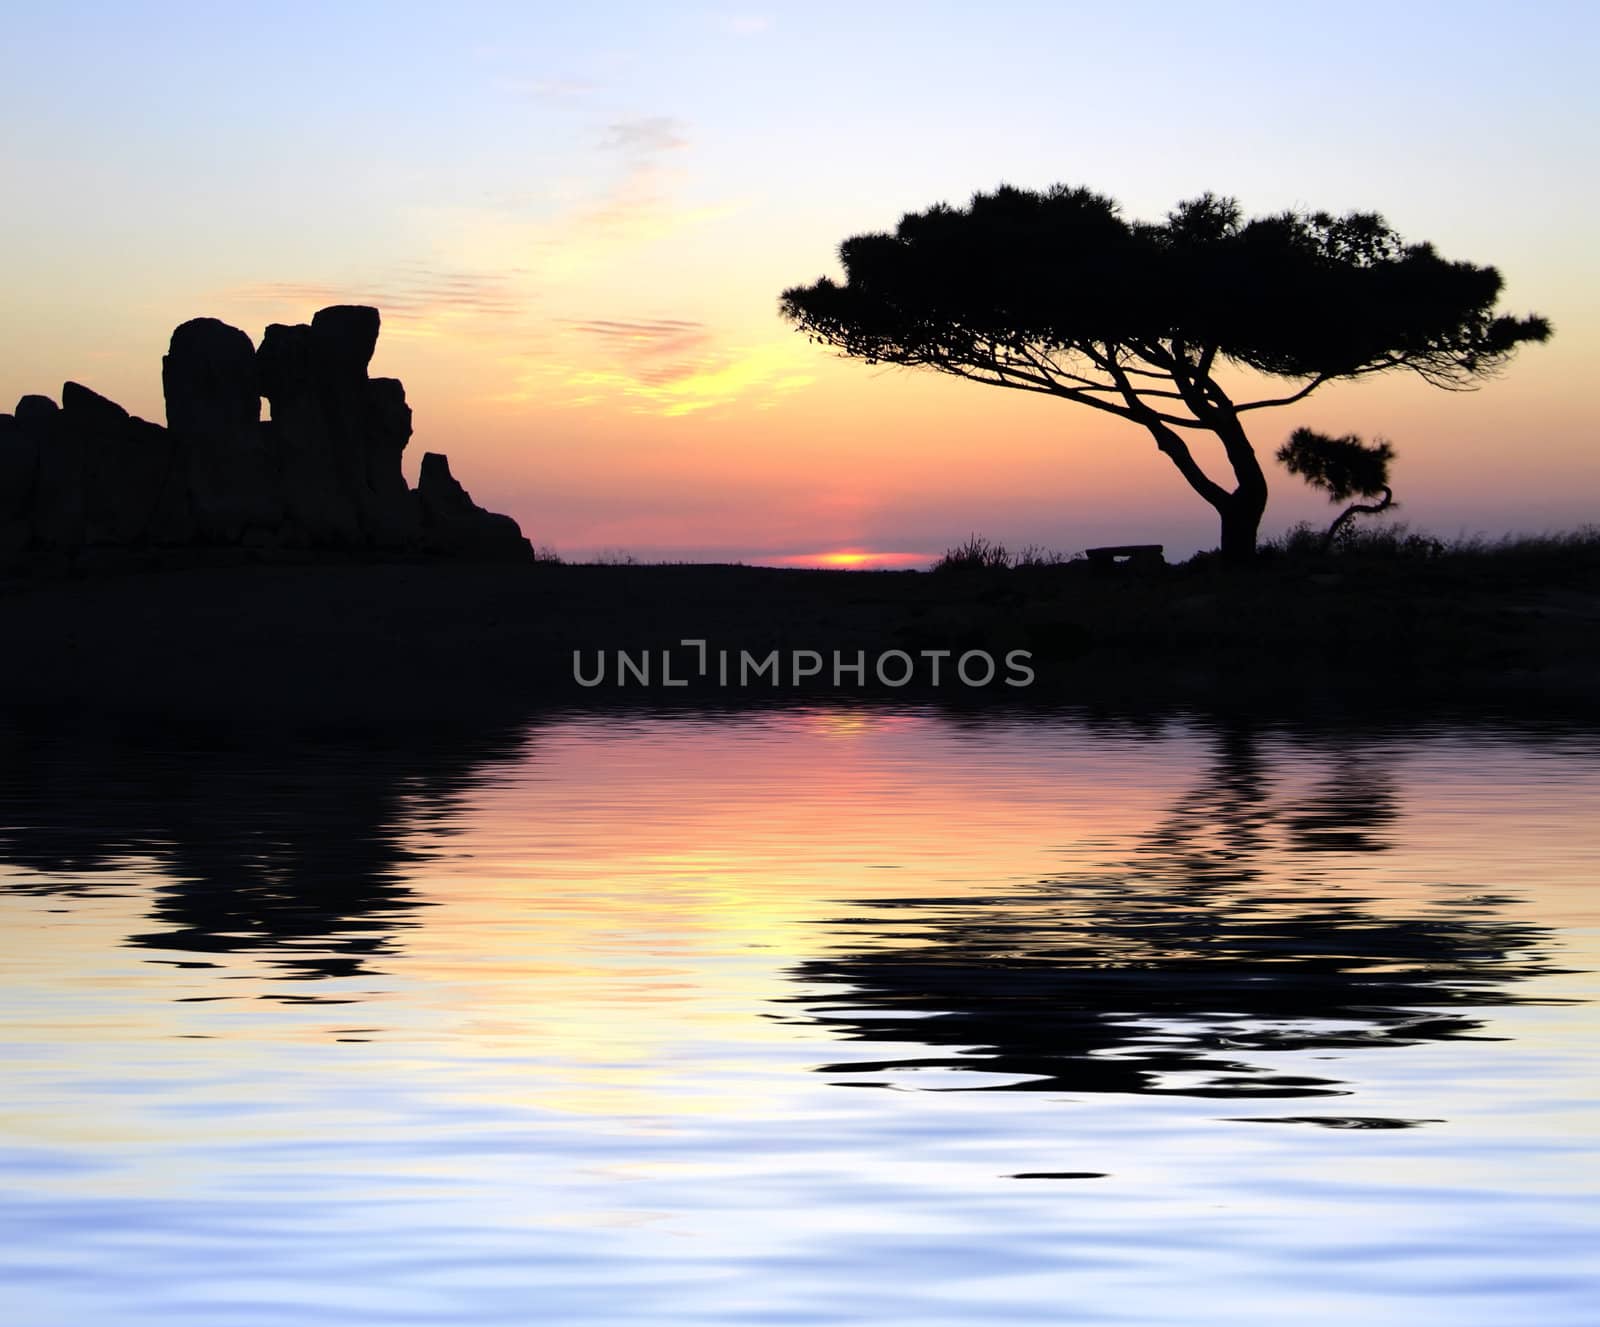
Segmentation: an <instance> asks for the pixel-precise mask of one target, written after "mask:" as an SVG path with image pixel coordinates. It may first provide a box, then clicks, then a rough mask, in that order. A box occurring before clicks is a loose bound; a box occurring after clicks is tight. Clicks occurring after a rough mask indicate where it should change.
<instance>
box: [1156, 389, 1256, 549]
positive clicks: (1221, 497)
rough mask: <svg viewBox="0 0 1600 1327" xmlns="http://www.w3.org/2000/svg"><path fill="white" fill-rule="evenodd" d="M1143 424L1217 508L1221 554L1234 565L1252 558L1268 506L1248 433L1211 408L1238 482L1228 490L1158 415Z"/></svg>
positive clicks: (1214, 426) (1214, 427)
mask: <svg viewBox="0 0 1600 1327" xmlns="http://www.w3.org/2000/svg"><path fill="white" fill-rule="evenodd" d="M1144 422H1145V427H1146V428H1148V429H1149V430H1150V432H1151V433H1152V434H1153V435H1154V436H1155V440H1156V446H1157V448H1159V449H1160V450H1161V451H1162V452H1163V453H1164V454H1165V455H1166V456H1167V458H1168V459H1169V460H1170V461H1171V462H1172V463H1173V464H1174V465H1175V466H1177V467H1178V473H1179V474H1181V475H1182V476H1183V477H1184V479H1185V480H1187V481H1188V484H1189V487H1190V488H1192V489H1193V490H1194V491H1195V492H1196V493H1198V494H1199V495H1200V496H1201V497H1202V498H1204V499H1205V500H1206V501H1207V502H1209V503H1210V504H1211V505H1212V507H1214V508H1215V509H1216V512H1217V515H1219V516H1220V517H1221V518H1222V559H1223V561H1224V562H1227V563H1230V564H1233V565H1235V566H1237V565H1241V564H1243V563H1247V562H1251V561H1253V560H1254V559H1255V555H1256V532H1257V531H1258V530H1259V529H1260V528H1261V516H1262V513H1263V512H1265V511H1266V509H1267V477H1266V475H1265V474H1263V473H1262V470H1261V461H1260V460H1259V458H1258V457H1257V456H1256V453H1255V449H1254V448H1253V447H1252V446H1251V445H1250V439H1249V438H1248V437H1246V436H1245V432H1244V429H1243V428H1241V427H1240V425H1239V420H1238V417H1237V416H1236V415H1234V414H1232V413H1231V412H1229V413H1223V412H1222V411H1215V412H1214V413H1213V420H1212V422H1211V429H1212V432H1214V433H1215V434H1216V435H1217V436H1218V438H1220V439H1221V441H1222V445H1223V448H1224V449H1225V450H1226V452H1227V456H1228V464H1229V465H1230V466H1231V467H1232V469H1233V477H1234V479H1235V480H1236V481H1237V482H1238V487H1237V488H1235V489H1234V490H1233V491H1232V492H1229V491H1228V490H1227V489H1225V488H1223V487H1222V485H1221V484H1218V483H1217V482H1216V481H1215V480H1214V479H1212V478H1210V476H1208V475H1207V474H1206V473H1205V471H1204V470H1202V469H1201V468H1200V466H1199V464H1198V463H1197V462H1196V461H1195V459H1194V456H1193V454H1192V453H1191V452H1190V451H1189V447H1188V444H1187V443H1185V442H1184V440H1183V439H1182V438H1181V437H1179V436H1178V434H1177V433H1176V432H1174V431H1173V430H1172V429H1170V428H1168V427H1167V426H1166V425H1165V424H1163V423H1161V422H1160V421H1159V420H1154V419H1149V418H1147V419H1146V420H1145V421H1144Z"/></svg>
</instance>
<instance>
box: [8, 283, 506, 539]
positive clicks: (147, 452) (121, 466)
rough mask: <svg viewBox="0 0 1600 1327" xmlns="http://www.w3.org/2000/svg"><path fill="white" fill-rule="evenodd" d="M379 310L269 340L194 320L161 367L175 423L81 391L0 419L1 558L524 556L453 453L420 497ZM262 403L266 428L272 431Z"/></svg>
mask: <svg viewBox="0 0 1600 1327" xmlns="http://www.w3.org/2000/svg"><path fill="white" fill-rule="evenodd" d="M379 321H380V320H379V315H378V310H377V309H373V308H367V307H365V306H362V305H336V306H334V307H332V308H327V309H322V310H321V311H319V312H318V313H317V314H316V316H315V317H313V318H312V320H311V322H310V323H309V324H300V325H297V326H293V327H289V326H284V325H283V324H278V323H275V324H273V325H272V326H270V327H268V328H267V330H266V333H265V335H264V336H263V337H262V339H261V344H260V346H259V347H257V346H256V345H254V344H253V343H252V342H251V340H250V338H249V336H248V335H246V334H245V333H244V332H242V331H240V330H239V329H238V328H237V327H230V326H229V325H228V324H227V323H224V322H220V321H218V320H217V319H215V318H194V319H191V320H190V321H188V322H186V323H183V324H182V325H181V326H179V327H178V328H177V329H176V330H175V331H174V332H173V333H172V341H171V344H170V346H169V347H168V350H167V353H166V355H165V356H164V357H163V358H162V361H161V386H162V391H163V394H164V396H165V398H166V407H167V423H166V427H164V428H163V427H162V426H161V425H159V424H152V423H150V422H149V421H147V420H143V419H139V418H137V417H135V416H132V415H130V414H129V413H128V412H127V411H126V410H124V409H123V408H122V407H121V406H119V405H117V404H116V402H114V401H109V400H107V399H106V398H105V397H103V396H100V395H98V394H97V393H95V392H92V391H90V390H89V389H88V388H87V387H84V386H81V385H80V384H78V383H75V382H69V383H67V384H66V385H65V386H63V388H62V389H61V403H60V405H57V404H56V402H54V401H52V400H51V399H50V398H48V397H45V396H31V395H30V396H24V397H23V398H22V399H21V401H19V402H18V403H17V408H16V411H15V413H14V414H10V415H0V554H17V553H26V552H29V551H34V550H41V551H44V550H55V551H65V552H73V551H76V550H82V549H106V548H112V549H115V548H184V547H212V548H227V547H243V548H256V549H302V550H312V551H315V550H328V551H350V552H361V551H369V552H377V553H417V554H424V553H426V554H435V555H441V556H447V557H460V558H467V559H473V560H494V561H501V560H522V559H527V558H530V557H531V556H532V549H531V547H530V546H529V544H528V541H527V540H526V539H524V538H523V537H522V531H521V530H520V529H519V528H518V526H517V523H516V522H515V521H514V520H512V519H511V517H509V516H500V515H496V514H495V513H493V512H489V511H485V510H484V509H483V508H482V507H479V506H478V505H477V504H475V503H474V502H473V501H472V499H471V498H470V497H469V496H468V495H467V492H466V490H465V489H463V488H462V487H461V485H460V484H459V483H457V482H456V480H455V479H454V478H453V477H452V476H451V474H450V466H449V462H448V461H447V460H446V459H445V458H444V457H443V456H441V455H436V454H433V453H429V454H428V455H426V456H424V457H423V463H422V474H421V479H420V482H419V483H418V486H417V488H416V489H415V490H413V489H411V488H410V487H408V486H407V484H406V481H405V477H404V475H403V474H402V473H401V469H400V461H401V457H402V455H403V454H404V452H405V449H406V445H407V443H409V442H410V440H411V407H410V406H409V405H407V404H406V393H405V388H404V386H402V385H401V383H400V382H399V381H398V380H396V379H394V378H369V377H368V376H367V366H368V364H370V363H371V361H372V354H373V351H374V349H375V348H376V346H377V343H378V329H379ZM263 397H265V398H266V400H267V402H268V404H269V406H270V408H271V418H270V419H266V420H263V419H262V417H261V401H262V398H263Z"/></svg>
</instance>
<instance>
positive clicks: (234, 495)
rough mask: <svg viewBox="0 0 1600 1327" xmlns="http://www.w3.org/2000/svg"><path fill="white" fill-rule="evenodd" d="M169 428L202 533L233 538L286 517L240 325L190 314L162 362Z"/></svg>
mask: <svg viewBox="0 0 1600 1327" xmlns="http://www.w3.org/2000/svg"><path fill="white" fill-rule="evenodd" d="M161 386H162V389H163V391H164V393H165V395H166V401H167V427H168V429H169V430H170V431H171V433H172V435H173V438H174V439H175V440H176V442H177V444H178V446H179V447H180V448H181V449H182V451H183V454H184V456H185V457H186V461H187V469H188V475H189V491H190V495H191V497H192V499H193V502H194V518H195V526H196V532H197V535H198V537H199V538H200V539H202V540H203V541H207V542H215V543H224V544H234V543H239V542H241V541H242V540H243V538H244V536H245V533H246V532H247V531H249V530H251V529H256V530H268V529H276V527H277V526H278V525H279V524H281V522H282V518H283V511H282V505H281V503H280V502H279V501H278V499H277V487H278V485H277V478H276V476H275V475H274V474H273V469H274V467H273V466H272V464H271V463H270V460H269V457H268V454H267V449H266V440H265V438H264V437H263V435H262V431H261V389H260V384H259V382H258V380H257V375H256V351H255V347H254V346H253V345H252V344H251V342H250V338H249V337H248V336H246V335H245V334H244V333H243V332H241V331H240V330H239V329H238V328H237V327H230V326H228V324H227V323H224V322H220V321H219V320H217V319H216V318H192V319H190V320H189V321H188V322H186V323H183V324H181V325H180V326H179V327H178V328H177V329H176V330H175V331H174V332H173V333H172V343H171V345H170V347H169V348H168V351H167V354H166V356H165V358H163V359H162V361H161Z"/></svg>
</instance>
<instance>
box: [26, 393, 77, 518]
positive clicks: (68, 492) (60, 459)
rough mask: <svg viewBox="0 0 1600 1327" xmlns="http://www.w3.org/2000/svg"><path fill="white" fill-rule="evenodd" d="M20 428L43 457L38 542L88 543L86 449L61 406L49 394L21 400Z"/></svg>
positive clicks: (36, 510) (36, 490) (38, 475)
mask: <svg viewBox="0 0 1600 1327" xmlns="http://www.w3.org/2000/svg"><path fill="white" fill-rule="evenodd" d="M15 418H16V421H17V428H18V429H19V430H20V431H21V432H22V434H23V435H24V436H25V437H26V438H27V439H28V441H29V443H30V444H31V445H32V447H33V450H34V454H35V455H36V456H37V457H38V462H37V469H36V471H35V475H34V485H33V542H34V543H37V544H40V545H42V546H44V547H46V548H76V547H78V545H80V544H82V543H83V532H84V517H83V511H84V493H83V454H82V449H81V448H80V447H79V446H78V444H77V440H76V439H75V438H74V437H73V436H72V435H71V434H70V433H69V432H67V431H66V430H65V429H64V428H63V427H62V421H61V409H60V407H59V406H57V405H56V403H55V402H54V401H52V400H51V399H50V398H49V397H48V396H24V397H23V398H22V399H21V400H20V401H18V402H17V409H16V415H15Z"/></svg>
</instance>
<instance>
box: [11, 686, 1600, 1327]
mask: <svg viewBox="0 0 1600 1327" xmlns="http://www.w3.org/2000/svg"><path fill="white" fill-rule="evenodd" d="M0 757H3V766H0V769H3V772H0V1023H3V1029H0V1039H3V1042H4V1056H5V1064H6V1069H5V1088H4V1096H3V1099H0V1110H3V1126H0V1304H4V1305H5V1313H6V1321H8V1322H16V1323H19V1324H27V1325H29V1327H31V1325H33V1324H41V1325H42V1324H55V1323H63V1324H65V1323H74V1324H85V1323H90V1324H92V1323H107V1324H113V1323H114V1324H133V1325H142V1324H154V1323H170V1322H174V1321H192V1322H197V1323H205V1324H223V1325H226V1327H234V1325H235V1324H237V1325H240V1327H243V1325H245V1324H252V1325H253V1324H281V1323H286V1322H294V1323H297V1324H316V1323H324V1322H325V1323H341V1324H343V1323H381V1324H405V1323H440V1324H443V1323H457V1322H460V1323H466V1322H471V1323H516V1324H523V1323H528V1322H534V1321H541V1322H544V1321H548V1322H574V1323H589V1322H595V1323H599V1322H618V1323H621V1322H662V1323H675V1322H682V1323H700V1322H707V1323H780V1322H781V1323H834V1322H839V1323H853V1322H863V1323H864V1322H875V1323H878V1322H884V1321H892V1322H904V1323H917V1324H939V1323H956V1322H959V1323H975V1322H1003V1321H1007V1320H1011V1319H1018V1320H1026V1321H1047V1322H1085V1323H1102V1322H1103V1323H1167V1322H1171V1323H1180V1322H1181V1323H1207V1322H1216V1323H1232V1322H1261V1323H1278V1322H1283V1321H1290V1320H1292V1321H1296V1322H1312V1323H1322V1322H1326V1323H1348V1322H1352V1321H1373V1322H1391V1321H1392V1322H1405V1323H1418V1324H1422V1323H1435V1322H1437V1323H1451V1324H1463V1323H1469V1324H1470V1323H1485V1324H1488V1323H1506V1324H1521V1323H1528V1322H1539V1323H1543V1324H1579V1323H1584V1324H1587V1323H1590V1322H1592V1321H1593V1320H1594V1316H1593V1312H1594V1311H1593V1305H1594V1303H1596V1302H1600V1273H1597V1269H1596V1266H1595V1260H1594V1250H1595V1249H1596V1247H1600V1245H1597V1235H1600V1214H1597V1212H1596V1204H1595V1203H1594V1201H1593V1195H1594V1193H1595V1189H1596V1180H1597V1178H1600V1176H1597V1172H1600V1164H1597V1158H1596V1151H1597V1149H1596V1139H1597V1137H1600V1118H1597V1114H1596V1110H1595V1106H1594V1101H1595V1095H1596V1093H1595V1087H1596V1083H1595V1076H1594V1073H1593V1069H1592V1065H1593V1064H1594V1055H1595V1051H1596V1028H1597V1018H1596V1012H1595V1011H1596V1006H1595V1005H1594V1004H1593V1003H1592V998H1593V995H1594V993H1595V979H1594V977H1593V975H1592V973H1593V971H1594V969H1595V967H1596V966H1597V957H1600V955H1597V951H1600V938H1597V931H1596V917H1597V913H1600V907H1597V905H1596V902H1595V891H1594V889H1593V879H1594V871H1595V866H1594V864H1595V862H1596V861H1597V860H1600V824H1597V822H1596V819H1595V817H1594V815H1593V809H1594V807H1595V805H1596V804H1597V796H1596V794H1597V793H1600V741H1597V740H1596V739H1595V738H1594V737H1593V736H1592V735H1588V734H1585V733H1583V732H1580V731H1572V730H1563V729H1561V728H1547V729H1541V728H1537V727H1529V726H1523V727H1514V726H1508V725H1491V724H1486V723H1474V724H1470V725H1463V724H1457V725H1450V724H1434V725H1427V724H1422V723H1420V722H1411V723H1408V724H1405V725H1401V726H1391V727H1383V726H1372V727H1370V728H1367V729H1364V730H1357V729H1355V728H1352V727H1350V726H1348V725H1345V726H1341V727H1335V728H1316V727H1309V728H1298V729H1288V728H1266V727H1261V726H1256V725H1251V724H1247V723H1242V722H1222V723H1219V722H1213V721H1202V720H1199V719H1192V720H1167V721H1148V722H1138V723H1136V722H1128V721H1120V720H1098V721H1092V720H1088V719H1085V718H1083V717H1081V716H1074V715H1026V716H1020V715H1019V716H1005V717H985V716H976V717H975V716H971V715H966V716H948V715H941V714H938V713H933V712H926V711H914V710H913V711H906V712H886V711H882V710H876V711H870V710H826V709H811V710H794V711H786V712H777V713H771V714H739V715H704V716H683V715H677V716H648V715H640V716H618V715H608V716H598V717H596V716H581V715H579V716H572V717H567V718H556V719H548V720H544V721H541V722H537V723H533V724H530V725H527V726H521V727H517V728H513V729H502V730H490V731H473V732H462V731H448V732H438V731H427V730H423V731H420V732H408V733H386V734H374V733H372V732H368V731H325V732H320V733H311V734H297V735H293V736H290V735H285V734H261V733H252V732H249V731H247V730H241V731H239V732H232V733H219V732H218V731H217V730H215V729H212V728H200V727H192V728H186V727H183V726H176V725H169V726H163V727H160V728H149V727H146V728H142V729H133V728H129V727H127V726H125V725H124V726H111V725H106V724H92V723H89V722H88V721H83V722H79V723H77V724H74V725H71V726H67V727H63V726H62V725H60V724H59V723H51V724H46V723H44V722H43V721H40V720H35V721H31V722H20V721H18V722H11V723H8V724H6V725H4V726H0Z"/></svg>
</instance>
